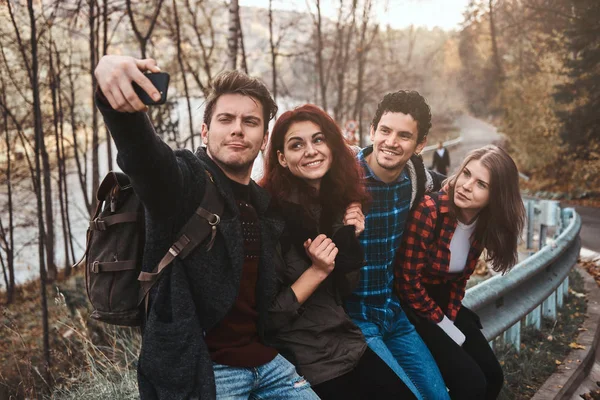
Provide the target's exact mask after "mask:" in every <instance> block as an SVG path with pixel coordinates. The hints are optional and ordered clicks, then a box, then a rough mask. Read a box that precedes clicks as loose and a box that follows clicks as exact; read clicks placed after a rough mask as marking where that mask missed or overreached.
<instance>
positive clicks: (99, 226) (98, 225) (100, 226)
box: [90, 218, 107, 231]
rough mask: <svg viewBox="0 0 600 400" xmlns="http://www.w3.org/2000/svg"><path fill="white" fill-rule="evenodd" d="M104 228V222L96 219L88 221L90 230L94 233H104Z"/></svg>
mask: <svg viewBox="0 0 600 400" xmlns="http://www.w3.org/2000/svg"><path fill="white" fill-rule="evenodd" d="M106 228H107V226H106V222H105V221H104V220H102V219H99V218H96V219H95V220H93V221H90V229H93V230H95V231H105V230H106Z"/></svg>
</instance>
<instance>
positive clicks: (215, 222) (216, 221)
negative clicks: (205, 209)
mask: <svg viewBox="0 0 600 400" xmlns="http://www.w3.org/2000/svg"><path fill="white" fill-rule="evenodd" d="M212 216H213V217H214V218H211V219H207V221H208V223H209V224H210V225H212V226H215V225H219V222H221V217H219V216H218V215H217V214H213V215H212Z"/></svg>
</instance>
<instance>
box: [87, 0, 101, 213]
mask: <svg viewBox="0 0 600 400" xmlns="http://www.w3.org/2000/svg"><path fill="white" fill-rule="evenodd" d="M88 5H89V15H88V18H89V19H88V22H89V28H90V40H89V44H90V76H91V78H92V194H91V195H92V204H91V208H90V209H89V210H88V211H89V213H90V215H91V214H92V212H93V210H94V209H95V208H96V201H97V200H96V195H95V194H96V191H97V190H98V186H99V185H100V165H99V159H98V146H99V141H100V138H99V137H98V109H97V108H96V105H95V103H94V99H95V95H96V76H95V75H94V68H96V64H97V63H98V45H99V44H98V42H97V37H98V36H97V35H98V30H97V21H96V19H97V15H96V11H97V2H96V0H89V3H88Z"/></svg>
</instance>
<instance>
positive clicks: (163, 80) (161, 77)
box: [131, 72, 171, 106]
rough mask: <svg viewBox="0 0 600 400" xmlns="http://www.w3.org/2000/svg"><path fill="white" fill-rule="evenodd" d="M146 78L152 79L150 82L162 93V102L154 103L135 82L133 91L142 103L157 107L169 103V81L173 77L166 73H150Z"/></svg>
mask: <svg viewBox="0 0 600 400" xmlns="http://www.w3.org/2000/svg"><path fill="white" fill-rule="evenodd" d="M144 75H146V78H148V79H150V82H152V84H153V85H154V87H155V88H156V89H157V90H158V93H160V100H158V101H154V100H153V99H152V97H150V95H148V93H146V91H145V90H144V89H142V87H141V86H140V85H138V84H137V83H135V82H131V83H132V85H133V90H135V93H136V94H137V95H138V97H139V98H140V100H142V103H144V104H146V105H147V106H156V105H160V104H165V102H166V101H167V90H169V80H170V79H171V77H170V76H169V74H168V73H166V72H148V73H146V74H144Z"/></svg>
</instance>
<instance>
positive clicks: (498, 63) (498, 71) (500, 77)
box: [488, 0, 504, 85]
mask: <svg viewBox="0 0 600 400" xmlns="http://www.w3.org/2000/svg"><path fill="white" fill-rule="evenodd" d="M488 6H489V16H490V35H491V37H492V54H493V58H494V65H495V67H496V74H497V75H496V77H497V80H498V84H499V85H502V81H503V79H504V70H503V68H502V62H501V61H500V54H499V53H498V39H497V34H496V25H495V23H494V8H493V0H489V1H488Z"/></svg>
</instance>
